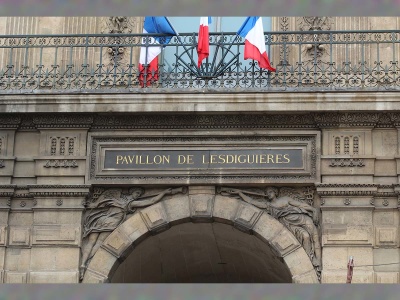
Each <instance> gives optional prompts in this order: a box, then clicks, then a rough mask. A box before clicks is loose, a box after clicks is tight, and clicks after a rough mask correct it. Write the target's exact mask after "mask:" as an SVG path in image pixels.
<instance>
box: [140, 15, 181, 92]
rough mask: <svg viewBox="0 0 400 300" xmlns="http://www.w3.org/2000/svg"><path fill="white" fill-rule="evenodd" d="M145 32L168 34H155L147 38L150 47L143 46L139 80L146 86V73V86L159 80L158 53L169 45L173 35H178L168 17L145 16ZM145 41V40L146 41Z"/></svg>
mask: <svg viewBox="0 0 400 300" xmlns="http://www.w3.org/2000/svg"><path fill="white" fill-rule="evenodd" d="M143 33H144V34H151V33H163V34H166V35H167V36H162V37H161V36H153V37H150V38H149V40H147V44H149V46H148V47H144V46H142V48H141V49H140V58H139V72H140V75H139V82H140V84H141V86H142V87H143V86H144V77H145V76H144V75H145V74H146V86H148V85H150V84H151V83H152V82H154V81H156V80H158V55H159V54H160V53H161V50H162V47H163V46H165V45H167V44H168V43H169V41H170V40H171V38H172V36H175V35H176V32H175V30H174V29H173V28H172V26H171V25H170V23H169V22H168V20H167V18H166V17H145V18H144V24H143ZM144 43H145V42H144Z"/></svg>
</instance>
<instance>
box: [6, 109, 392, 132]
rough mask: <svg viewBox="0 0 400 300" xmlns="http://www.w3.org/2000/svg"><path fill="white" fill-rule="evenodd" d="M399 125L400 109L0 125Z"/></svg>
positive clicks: (24, 119)
mask: <svg viewBox="0 0 400 300" xmlns="http://www.w3.org/2000/svg"><path fill="white" fill-rule="evenodd" d="M351 127H370V128H397V127H400V112H393V113H384V112H321V113H317V112H310V113H291V114H280V113H270V114H251V113H250V114H229V115H221V114H199V113H196V114H194V115H193V114H191V113H190V112H188V113H187V114H172V115H165V114H157V113H154V112H153V113H152V114H148V115H147V114H146V115H142V114H133V115H131V114H130V115H112V114H110V115H97V114H65V113H60V114H45V115H44V114H38V115H33V116H31V115H28V116H26V115H21V114H12V115H11V114H8V115H7V114H3V115H1V116H0V128H2V129H7V128H15V129H16V128H21V129H24V130H25V129H50V128H81V129H85V128H86V129H95V130H104V129H129V130H130V129H141V130H143V129H189V130H190V129H196V130H201V129H237V128H240V129H324V128H351Z"/></svg>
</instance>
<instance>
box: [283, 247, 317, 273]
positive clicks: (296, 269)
mask: <svg viewBox="0 0 400 300" xmlns="http://www.w3.org/2000/svg"><path fill="white" fill-rule="evenodd" d="M283 260H284V261H285V263H286V265H287V266H289V269H290V273H291V274H292V277H293V278H295V277H296V276H299V275H303V274H307V273H309V272H311V271H314V267H313V265H312V264H311V261H310V259H309V257H308V256H307V254H306V252H305V251H304V249H303V248H297V249H296V250H295V251H293V252H291V253H289V254H288V255H286V256H284V257H283Z"/></svg>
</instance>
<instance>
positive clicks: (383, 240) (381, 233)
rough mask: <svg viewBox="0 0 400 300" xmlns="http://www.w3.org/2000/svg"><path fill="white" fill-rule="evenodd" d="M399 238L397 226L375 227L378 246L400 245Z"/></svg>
mask: <svg viewBox="0 0 400 300" xmlns="http://www.w3.org/2000/svg"><path fill="white" fill-rule="evenodd" d="M398 244H399V239H398V233H397V228H396V227H375V246H376V247H398Z"/></svg>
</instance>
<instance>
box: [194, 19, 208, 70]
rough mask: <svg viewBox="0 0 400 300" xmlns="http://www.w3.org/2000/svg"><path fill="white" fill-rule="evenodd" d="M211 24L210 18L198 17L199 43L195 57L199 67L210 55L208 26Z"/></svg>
mask: <svg viewBox="0 0 400 300" xmlns="http://www.w3.org/2000/svg"><path fill="white" fill-rule="evenodd" d="M210 24H211V17H200V28H199V41H198V44H197V55H198V58H199V60H198V63H197V66H198V67H200V65H201V62H202V60H203V59H205V58H206V57H208V55H209V54H210V43H209V30H208V26H209V25H210Z"/></svg>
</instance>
